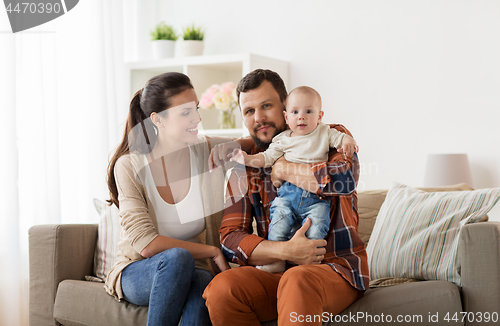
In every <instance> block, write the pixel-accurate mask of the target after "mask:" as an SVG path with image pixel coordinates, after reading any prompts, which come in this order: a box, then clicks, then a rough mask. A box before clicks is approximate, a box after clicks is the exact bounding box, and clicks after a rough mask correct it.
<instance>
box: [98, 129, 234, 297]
mask: <svg viewBox="0 0 500 326" xmlns="http://www.w3.org/2000/svg"><path fill="white" fill-rule="evenodd" d="M198 139H199V141H198V142H197V143H196V144H193V145H191V148H192V149H193V152H194V153H196V159H197V161H198V171H199V173H200V184H201V193H202V201H203V209H204V211H205V231H206V232H203V233H202V234H201V235H200V236H201V237H200V238H201V239H200V240H201V241H202V243H206V244H209V245H213V246H217V247H219V248H220V242H219V227H220V223H221V220H222V213H223V209H224V175H223V173H222V169H216V170H214V171H212V173H208V157H209V155H210V149H211V146H215V145H216V144H219V143H223V142H227V141H230V139H228V138H209V137H205V136H199V137H198ZM144 166H145V163H144V155H143V154H127V155H124V156H122V157H120V158H119V159H118V161H117V162H116V165H115V172H114V173H115V179H116V186H117V188H118V201H119V203H120V223H121V226H122V231H121V235H120V242H119V243H118V253H117V256H116V260H115V265H114V266H113V267H112V268H111V269H110V271H109V273H108V275H107V278H106V283H105V285H104V288H105V289H106V291H107V292H108V293H109V294H111V295H112V296H114V297H115V298H116V299H117V300H118V301H120V300H121V299H122V298H123V293H122V288H121V273H122V271H123V269H124V268H125V267H127V266H128V265H129V264H131V263H133V262H135V261H139V260H142V259H144V257H142V256H141V255H140V252H141V251H142V250H143V249H144V248H145V247H146V246H147V245H148V244H149V243H150V242H151V241H153V239H155V238H156V237H157V236H158V232H157V221H156V216H155V212H154V209H153V205H152V203H151V201H150V200H149V197H148V194H147V191H146V187H145V184H146V183H145V171H146V170H145V169H144ZM197 266H198V267H202V268H205V269H208V270H210V269H211V267H210V264H208V260H207V259H204V260H202V261H197Z"/></svg>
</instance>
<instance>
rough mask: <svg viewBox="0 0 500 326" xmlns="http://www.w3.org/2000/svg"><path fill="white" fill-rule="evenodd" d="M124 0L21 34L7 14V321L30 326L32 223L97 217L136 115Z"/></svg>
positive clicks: (1, 304) (3, 269) (2, 246)
mask: <svg viewBox="0 0 500 326" xmlns="http://www.w3.org/2000/svg"><path fill="white" fill-rule="evenodd" d="M126 5H127V2H122V1H121V0H107V1H100V0H87V1H80V2H79V3H78V5H77V6H76V7H75V8H74V9H73V10H71V11H70V12H68V13H66V14H65V15H63V16H61V17H60V18H58V19H56V20H54V21H52V22H49V23H46V24H44V25H42V26H39V27H37V28H35V29H32V30H29V31H26V32H23V33H18V34H12V33H10V32H7V31H8V30H10V26H9V25H8V20H7V16H6V15H5V14H4V13H2V14H4V16H0V30H1V33H0V112H1V115H0V117H1V118H2V125H1V127H0V141H1V146H0V148H1V153H2V154H1V156H0V171H1V173H2V182H1V183H0V184H1V187H0V208H1V212H2V213H1V214H2V218H1V221H2V227H0V262H1V263H0V273H1V274H0V289H1V290H0V291H1V292H0V325H8V326H11V325H28V304H29V291H28V290H29V284H28V277H29V275H28V229H29V227H31V226H32V225H35V224H46V223H97V222H98V216H97V213H95V211H94V208H93V207H92V198H94V197H97V198H102V199H106V198H107V188H106V183H105V178H106V167H107V161H108V155H109V153H110V152H111V151H112V149H113V148H114V147H115V146H116V145H117V144H118V140H119V137H120V133H121V132H122V130H121V129H123V123H124V121H125V119H126V112H127V109H128V108H127V106H128V104H127V102H128V100H129V99H128V92H127V90H126V89H125V88H126V85H124V81H125V80H126V78H125V75H124V74H125V71H124V59H123V56H124V50H123V49H124V46H123V43H124V33H123V30H124V29H123V25H124V21H123V18H122V17H123V11H124V6H126Z"/></svg>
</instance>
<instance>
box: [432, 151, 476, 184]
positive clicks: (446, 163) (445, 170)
mask: <svg viewBox="0 0 500 326" xmlns="http://www.w3.org/2000/svg"><path fill="white" fill-rule="evenodd" d="M458 183H466V184H468V185H469V186H471V187H472V175H471V172H470V167H469V160H468V158H467V154H430V155H429V156H427V166H426V168H425V179H424V187H440V186H449V185H454V184H458Z"/></svg>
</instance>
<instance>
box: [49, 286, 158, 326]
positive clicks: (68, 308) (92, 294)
mask: <svg viewBox="0 0 500 326" xmlns="http://www.w3.org/2000/svg"><path fill="white" fill-rule="evenodd" d="M54 318H55V319H56V320H57V321H58V322H59V323H61V324H63V325H66V326H90V325H92V326H103V325H106V326H113V325H116V326H139V325H146V323H147V318H148V308H147V307H141V306H136V305H133V304H131V303H129V302H126V301H124V300H123V301H122V302H118V301H116V300H115V298H113V297H112V296H110V295H109V294H107V293H106V291H105V290H104V287H103V285H102V283H95V282H87V281H74V280H65V281H62V282H61V283H60V284H59V287H58V289H57V295H56V301H55V304H54Z"/></svg>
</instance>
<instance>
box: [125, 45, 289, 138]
mask: <svg viewBox="0 0 500 326" xmlns="http://www.w3.org/2000/svg"><path fill="white" fill-rule="evenodd" d="M288 67H289V65H288V62H286V61H282V60H278V59H273V58H268V57H264V56H260V55H256V54H251V53H240V54H223V55H204V56H195V57H183V58H170V59H161V60H148V61H139V62H130V63H128V64H127V68H128V74H127V76H128V78H129V80H128V85H129V90H130V98H132V96H133V95H134V93H135V92H136V91H137V90H139V89H141V88H142V87H144V85H145V84H146V82H147V81H148V80H149V79H150V78H151V77H153V76H156V75H158V74H161V73H165V72H169V71H176V72H182V73H184V74H186V75H188V76H189V78H191V82H192V83H193V86H194V88H195V90H196V92H197V95H198V98H199V97H200V96H201V94H202V93H203V92H204V91H205V90H206V89H207V88H208V87H210V86H211V85H212V84H221V83H224V82H227V81H231V82H233V83H235V84H237V83H238V82H239V81H240V79H241V78H242V77H243V76H245V75H246V74H247V73H249V72H250V71H252V70H254V69H257V68H262V69H271V70H273V71H276V72H277V73H278V74H280V76H281V77H282V78H283V80H284V81H285V85H288V77H289V76H288V74H289V73H288ZM235 111H236V110H235ZM200 114H201V118H202V123H201V127H200V132H202V133H204V134H207V135H219V136H230V137H241V136H245V135H248V131H247V129H246V128H245V126H243V125H242V121H241V114H240V111H239V110H237V112H235V115H236V127H237V128H236V129H217V121H218V114H219V112H218V111H216V110H200Z"/></svg>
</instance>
